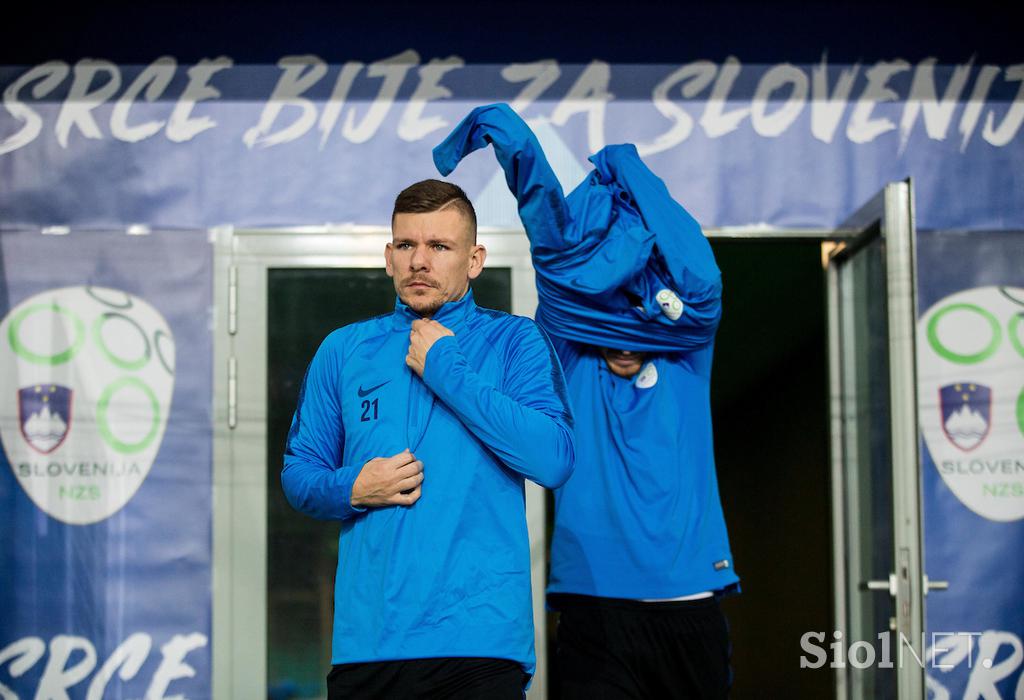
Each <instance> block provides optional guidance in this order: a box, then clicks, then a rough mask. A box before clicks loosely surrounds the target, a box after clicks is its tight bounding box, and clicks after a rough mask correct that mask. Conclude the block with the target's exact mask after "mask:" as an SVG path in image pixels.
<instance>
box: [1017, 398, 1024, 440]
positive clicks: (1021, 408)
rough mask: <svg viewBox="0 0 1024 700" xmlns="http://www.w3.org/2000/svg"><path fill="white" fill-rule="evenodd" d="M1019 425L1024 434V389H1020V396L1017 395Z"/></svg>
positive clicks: (1021, 432)
mask: <svg viewBox="0 0 1024 700" xmlns="http://www.w3.org/2000/svg"><path fill="white" fill-rule="evenodd" d="M1017 427H1018V428H1020V434H1021V435H1024V389H1021V390H1020V396H1018V397H1017Z"/></svg>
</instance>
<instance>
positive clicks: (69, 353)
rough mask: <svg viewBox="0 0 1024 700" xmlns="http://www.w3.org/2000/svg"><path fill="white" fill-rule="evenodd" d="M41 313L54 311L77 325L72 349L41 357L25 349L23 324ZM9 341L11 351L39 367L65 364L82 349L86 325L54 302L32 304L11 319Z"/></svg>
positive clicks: (8, 333)
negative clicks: (22, 334) (22, 332)
mask: <svg viewBox="0 0 1024 700" xmlns="http://www.w3.org/2000/svg"><path fill="white" fill-rule="evenodd" d="M39 311H52V312H54V313H57V314H60V315H61V316H65V317H67V318H68V319H69V320H70V321H71V322H72V323H74V325H75V340H74V342H72V343H71V345H70V347H68V348H67V349H66V350H63V351H61V352H58V353H54V354H53V355H40V354H38V353H34V352H32V351H31V350H29V349H28V348H27V347H25V346H24V345H23V344H22V342H21V324H22V323H24V322H25V319H27V318H28V317H29V316H31V315H32V314H35V313H37V312H39ZM7 339H8V340H9V341H10V343H11V349H12V350H14V352H15V354H17V355H18V357H20V358H22V359H24V360H28V361H29V362H35V363H36V364H37V365H60V364H64V363H65V362H67V361H68V360H70V359H71V358H72V357H74V356H75V354H76V353H77V352H78V351H79V350H81V349H82V344H83V343H85V324H84V323H82V319H80V318H79V317H78V316H77V315H76V314H74V313H72V312H71V311H69V310H68V309H65V308H64V307H63V306H61V305H60V304H58V303H57V302H55V301H53V302H50V303H42V304H32V306H28V307H26V308H24V309H22V310H21V311H19V312H18V314H17V315H16V316H15V317H14V318H13V319H11V325H10V327H9V328H8V329H7Z"/></svg>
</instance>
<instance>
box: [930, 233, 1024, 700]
mask: <svg viewBox="0 0 1024 700" xmlns="http://www.w3.org/2000/svg"><path fill="white" fill-rule="evenodd" d="M917 269H918V308H919V311H920V316H919V318H918V322H917V373H918V420H919V422H920V426H921V437H922V450H921V459H922V495H923V502H922V506H923V512H924V548H925V549H924V552H925V571H926V572H927V574H928V577H929V578H930V579H932V580H946V581H949V589H948V590H939V591H933V592H931V593H929V594H928V596H927V597H926V598H925V611H926V616H927V617H926V631H927V633H928V635H927V644H928V646H929V649H928V650H927V654H928V660H929V663H928V667H927V668H928V670H927V674H928V675H927V678H926V681H927V685H928V696H929V697H932V698H936V699H938V698H993V699H994V698H1020V697H1022V695H1021V693H1022V691H1024V614H1022V610H1024V607H1022V605H1021V601H1022V600H1024V557H1021V552H1024V232H1014V231H1000V232H992V233H986V232H971V233H960V232H957V233H942V232H921V233H920V234H919V235H918V266H917ZM951 633H957V636H955V637H951V636H949V635H950V634H951Z"/></svg>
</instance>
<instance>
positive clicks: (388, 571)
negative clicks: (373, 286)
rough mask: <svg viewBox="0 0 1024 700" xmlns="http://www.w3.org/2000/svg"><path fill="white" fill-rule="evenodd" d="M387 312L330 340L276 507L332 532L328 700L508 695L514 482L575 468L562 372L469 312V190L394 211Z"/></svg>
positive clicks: (523, 629)
mask: <svg viewBox="0 0 1024 700" xmlns="http://www.w3.org/2000/svg"><path fill="white" fill-rule="evenodd" d="M392 236H393V237H392V241H391V243H389V244H388V245H387V247H386V249H385V253H384V256H385V264H386V269H387V273H388V275H389V276H391V277H392V278H393V280H394V284H395V291H396V292H397V294H398V299H397V301H396V303H395V311H394V312H393V313H391V314H387V315H384V316H379V317H377V318H372V319H369V320H367V321H362V322H359V323H355V324H352V325H349V326H345V327H343V328H340V329H338V330H336V331H334V332H333V333H331V334H330V335H329V336H328V337H327V338H326V339H325V340H324V342H323V344H322V345H321V346H320V348H319V350H318V351H317V353H316V355H315V357H314V358H313V360H312V362H311V363H310V366H309V369H308V370H307V372H306V377H305V380H304V381H303V387H302V392H301V394H300V397H299V403H298V407H297V408H296V411H295V417H294V419H293V421H292V427H291V431H290V433H289V436H288V442H287V446H286V450H285V458H284V469H283V470H282V472H281V481H282V484H283V486H284V491H285V494H286V495H287V497H288V500H289V502H290V503H291V504H292V505H293V506H294V507H295V508H297V509H298V510H300V511H302V512H304V513H307V514H308V515H311V516H313V517H316V518H324V519H335V520H340V521H341V535H340V540H339V546H338V570H337V575H336V580H335V597H334V636H333V647H332V664H333V668H332V670H331V673H330V675H329V676H328V692H329V697H330V698H332V699H333V698H342V697H359V698H370V697H381V698H401V697H424V696H425V697H434V696H443V697H452V698H476V697H489V698H521V697H522V695H523V689H524V687H525V684H526V683H528V681H529V677H530V675H531V674H532V672H533V669H534V665H535V659H534V648H533V623H532V620H533V615H532V611H531V594H530V552H529V542H528V536H527V529H526V517H525V498H524V479H527V478H528V479H531V480H533V481H535V482H537V483H539V484H541V485H542V486H546V487H549V488H556V487H558V486H560V485H561V484H562V483H564V482H565V480H566V479H567V478H568V477H569V475H570V474H571V472H572V469H573V465H574V444H573V438H572V415H571V413H570V411H569V408H568V403H567V400H566V396H565V386H564V382H563V377H562V372H561V369H560V367H559V364H558V360H557V359H556V357H555V354H554V352H553V350H552V347H551V345H550V344H549V342H548V340H547V339H546V337H545V335H544V334H543V333H542V332H541V331H540V329H539V328H538V327H537V326H536V325H535V324H534V323H533V321H531V320H529V319H526V318H522V317H517V316H511V315H508V314H504V313H500V312H497V311H491V310H488V309H482V308H479V307H477V306H476V304H475V303H474V301H473V292H472V290H471V289H470V288H469V282H470V280H472V279H475V278H476V277H477V276H478V275H479V274H480V273H481V271H482V269H483V265H484V259H485V257H486V250H485V249H484V247H483V246H482V245H478V244H477V243H476V215H475V213H474V211H473V206H472V204H471V203H470V201H469V199H468V198H467V197H466V195H465V193H464V192H463V191H462V190H461V189H460V188H458V187H456V186H454V185H451V184H449V183H445V182H441V181H438V180H427V181H424V182H420V183H417V184H415V185H412V186H411V187H409V188H407V189H406V190H404V191H403V192H402V193H401V194H399V195H398V198H397V199H396V201H395V209H394V214H393V216H392Z"/></svg>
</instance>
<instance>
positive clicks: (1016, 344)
mask: <svg viewBox="0 0 1024 700" xmlns="http://www.w3.org/2000/svg"><path fill="white" fill-rule="evenodd" d="M1021 320H1024V313H1019V314H1014V315H1013V316H1010V325H1009V327H1007V329H1006V333H1007V335H1009V336H1010V345H1012V346H1013V349H1014V350H1016V351H1017V354H1018V355H1020V356H1021V357H1024V342H1022V341H1021V339H1020V334H1019V333H1018V332H1017V327H1018V326H1020V322H1021Z"/></svg>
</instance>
